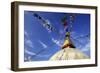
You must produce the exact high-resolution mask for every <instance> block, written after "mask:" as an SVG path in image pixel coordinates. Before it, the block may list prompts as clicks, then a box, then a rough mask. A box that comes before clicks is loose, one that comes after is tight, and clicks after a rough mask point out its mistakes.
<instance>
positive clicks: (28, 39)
mask: <svg viewBox="0 0 100 73" xmlns="http://www.w3.org/2000/svg"><path fill="white" fill-rule="evenodd" d="M24 35H25V36H26V37H25V40H24V42H25V45H27V46H29V47H31V48H33V47H34V46H33V43H32V41H31V40H30V38H29V34H28V33H27V31H24Z"/></svg>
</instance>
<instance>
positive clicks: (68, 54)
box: [50, 48, 89, 60]
mask: <svg viewBox="0 0 100 73" xmlns="http://www.w3.org/2000/svg"><path fill="white" fill-rule="evenodd" d="M88 58H89V57H88V56H87V55H85V54H84V53H83V52H81V51H79V50H77V49H76V48H64V49H62V50H60V51H58V52H57V53H56V54H54V55H53V56H52V57H51V58H50V60H72V59H88Z"/></svg>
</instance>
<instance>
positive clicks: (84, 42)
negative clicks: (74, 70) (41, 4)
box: [24, 11, 90, 61]
mask: <svg viewBox="0 0 100 73" xmlns="http://www.w3.org/2000/svg"><path fill="white" fill-rule="evenodd" d="M33 13H37V14H38V15H40V16H41V17H43V18H44V19H45V20H47V21H48V23H50V24H51V25H52V26H53V27H54V28H55V29H56V31H51V32H50V31H49V30H48V29H46V28H45V27H44V26H43V23H42V22H41V21H40V20H38V19H37V18H36V17H34V16H33ZM69 14H70V13H58V12H39V11H24V61H44V60H49V58H50V57H51V56H52V55H54V54H55V53H56V52H57V51H59V50H61V47H60V46H61V45H62V44H63V42H64V39H65V37H64V36H65V32H64V26H63V24H62V22H61V20H62V18H63V17H64V16H67V21H68V24H69ZM74 14H75V20H74V23H73V28H72V33H71V40H72V42H73V43H74V45H75V46H76V48H78V49H79V50H80V51H82V52H83V53H85V54H87V55H88V56H90V38H89V37H84V36H85V35H90V14H77V13H74ZM79 37H81V38H79Z"/></svg>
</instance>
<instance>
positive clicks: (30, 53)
mask: <svg viewBox="0 0 100 73" xmlns="http://www.w3.org/2000/svg"><path fill="white" fill-rule="evenodd" d="M25 53H27V54H29V55H36V53H34V52H31V51H28V50H27V49H25Z"/></svg>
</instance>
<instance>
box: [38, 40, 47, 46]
mask: <svg viewBox="0 0 100 73" xmlns="http://www.w3.org/2000/svg"><path fill="white" fill-rule="evenodd" d="M39 43H40V44H41V45H42V47H43V48H47V45H46V44H44V43H43V42H42V41H40V40H39Z"/></svg>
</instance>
